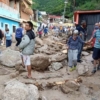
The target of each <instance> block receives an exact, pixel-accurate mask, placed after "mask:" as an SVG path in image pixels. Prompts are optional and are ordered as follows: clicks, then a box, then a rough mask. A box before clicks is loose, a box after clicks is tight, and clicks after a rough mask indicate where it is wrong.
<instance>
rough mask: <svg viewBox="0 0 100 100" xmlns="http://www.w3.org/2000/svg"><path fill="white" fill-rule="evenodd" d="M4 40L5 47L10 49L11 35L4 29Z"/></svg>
mask: <svg viewBox="0 0 100 100" xmlns="http://www.w3.org/2000/svg"><path fill="white" fill-rule="evenodd" d="M5 39H6V47H10V46H11V44H12V35H11V33H9V29H8V28H7V29H6V33H5Z"/></svg>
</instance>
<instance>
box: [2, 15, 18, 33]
mask: <svg viewBox="0 0 100 100" xmlns="http://www.w3.org/2000/svg"><path fill="white" fill-rule="evenodd" d="M5 24H7V25H8V28H9V30H10V33H11V34H12V33H13V26H16V28H18V27H19V22H16V21H13V20H9V19H6V18H2V17H1V18H0V29H2V30H3V31H5V28H6V27H5Z"/></svg>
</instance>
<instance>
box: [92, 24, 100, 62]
mask: <svg viewBox="0 0 100 100" xmlns="http://www.w3.org/2000/svg"><path fill="white" fill-rule="evenodd" d="M98 25H99V23H95V26H94V30H93V32H92V37H93V35H94V33H95V32H96V31H97V30H98V28H99V27H98ZM94 44H95V38H93V39H92V40H91V46H92V50H93V49H94ZM91 62H92V63H93V62H94V61H93V60H92V61H91Z"/></svg>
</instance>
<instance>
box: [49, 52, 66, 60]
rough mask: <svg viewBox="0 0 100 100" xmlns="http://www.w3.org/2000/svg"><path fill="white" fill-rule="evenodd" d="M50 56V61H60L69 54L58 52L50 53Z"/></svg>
mask: <svg viewBox="0 0 100 100" xmlns="http://www.w3.org/2000/svg"><path fill="white" fill-rule="evenodd" d="M49 57H50V61H52V62H59V61H62V60H65V59H67V54H63V53H59V52H58V53H57V54H54V55H50V56H49Z"/></svg>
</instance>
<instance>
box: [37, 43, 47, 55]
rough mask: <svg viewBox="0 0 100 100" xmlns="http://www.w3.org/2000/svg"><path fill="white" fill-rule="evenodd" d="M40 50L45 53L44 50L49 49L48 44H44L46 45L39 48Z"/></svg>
mask: <svg viewBox="0 0 100 100" xmlns="http://www.w3.org/2000/svg"><path fill="white" fill-rule="evenodd" d="M38 51H39V52H40V53H44V52H46V51H48V45H46V44H45V45H44V46H42V47H41V48H38Z"/></svg>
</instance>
